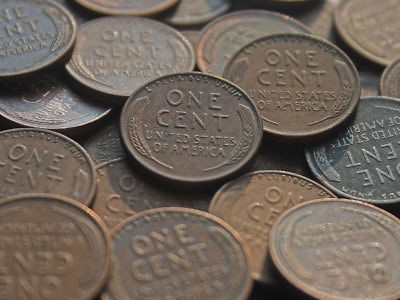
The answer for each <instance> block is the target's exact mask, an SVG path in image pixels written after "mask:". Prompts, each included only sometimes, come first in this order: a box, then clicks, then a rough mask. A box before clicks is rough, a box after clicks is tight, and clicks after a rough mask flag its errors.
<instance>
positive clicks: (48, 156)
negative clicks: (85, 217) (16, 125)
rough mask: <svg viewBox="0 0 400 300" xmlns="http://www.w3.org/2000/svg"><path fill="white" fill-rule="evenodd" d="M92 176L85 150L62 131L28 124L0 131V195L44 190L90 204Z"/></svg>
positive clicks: (93, 179) (92, 185)
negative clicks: (53, 130)
mask: <svg viewBox="0 0 400 300" xmlns="http://www.w3.org/2000/svg"><path fill="white" fill-rule="evenodd" d="M95 176H96V174H95V170H94V166H93V162H92V160H91V159H90V157H89V155H88V154H87V153H86V151H85V150H84V149H83V148H82V147H81V146H80V145H79V144H77V143H76V142H74V141H73V140H71V139H70V138H67V137H66V136H63V135H62V134H59V133H56V132H52V131H48V130H43V129H28V128H21V129H11V130H6V131H1V132H0V199H1V198H5V197H8V196H12V195H20V194H26V193H47V194H54V195H60V196H66V197H68V198H71V199H74V200H76V201H79V202H81V203H83V204H85V205H89V204H90V202H91V201H92V199H93V196H94V193H95V188H96V177H95Z"/></svg>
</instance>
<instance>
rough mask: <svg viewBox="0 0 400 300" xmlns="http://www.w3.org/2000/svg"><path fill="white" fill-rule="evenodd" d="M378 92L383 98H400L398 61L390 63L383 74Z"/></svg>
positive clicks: (399, 64)
mask: <svg viewBox="0 0 400 300" xmlns="http://www.w3.org/2000/svg"><path fill="white" fill-rule="evenodd" d="M399 53H400V52H399ZM380 91H381V94H382V95H384V96H389V97H394V98H400V59H397V60H395V61H394V62H393V63H391V64H390V65H389V66H388V67H387V68H386V69H385V71H384V72H383V74H382V77H381V81H380Z"/></svg>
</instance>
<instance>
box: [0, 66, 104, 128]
mask: <svg viewBox="0 0 400 300" xmlns="http://www.w3.org/2000/svg"><path fill="white" fill-rule="evenodd" d="M0 87H1V91H2V92H1V95H0V100H1V101H0V115H1V116H2V117H4V118H6V119H7V120H9V121H11V122H13V123H15V124H17V125H19V126H26V127H36V128H43V129H51V130H55V131H59V132H66V133H72V134H73V133H77V132H79V134H81V133H82V131H84V130H85V129H88V128H91V127H93V125H94V124H95V123H96V122H98V121H100V120H101V119H102V118H104V117H105V116H107V115H108V114H109V113H110V112H111V107H109V106H106V105H103V104H101V103H100V104H98V103H95V102H94V101H93V99H86V98H87V97H83V96H81V95H78V94H77V93H76V92H75V91H74V90H73V89H71V88H70V87H69V86H68V85H67V84H66V83H65V78H64V76H62V75H61V74H58V73H56V72H51V73H46V74H44V75H40V76H38V77H37V78H35V79H33V80H30V81H29V82H26V81H25V82H18V83H15V84H12V85H11V84H7V85H6V84H4V85H1V86H0ZM89 100H90V101H89Z"/></svg>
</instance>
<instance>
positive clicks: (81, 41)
mask: <svg viewBox="0 0 400 300" xmlns="http://www.w3.org/2000/svg"><path fill="white" fill-rule="evenodd" d="M194 64H195V58H194V53H193V48H192V46H191V44H190V42H189V41H188V40H187V39H186V38H185V37H184V36H183V35H182V34H181V33H179V32H178V31H176V30H175V29H173V28H171V27H169V26H166V25H164V24H162V23H160V22H157V21H154V20H150V19H145V18H135V17H104V18H100V19H95V20H93V21H90V22H87V23H85V24H84V25H82V26H81V27H80V28H79V31H78V38H77V42H76V47H75V49H74V52H73V55H72V58H71V60H70V61H69V63H68V65H67V71H68V72H69V74H70V75H71V76H72V77H73V78H74V79H75V80H77V82H79V83H80V84H81V85H83V86H85V87H87V88H88V89H90V90H93V91H97V92H100V93H103V94H107V95H110V96H119V97H123V99H121V101H122V100H123V101H125V99H126V98H125V97H128V96H130V95H131V94H132V92H133V91H134V90H135V89H137V88H138V87H139V86H141V85H143V84H144V83H146V82H148V81H150V80H152V79H154V78H156V77H159V76H162V75H165V74H170V73H177V72H184V71H191V70H193V68H194ZM109 101H117V100H114V99H110V100H109Z"/></svg>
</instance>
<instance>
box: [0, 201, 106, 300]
mask: <svg viewBox="0 0 400 300" xmlns="http://www.w3.org/2000/svg"><path fill="white" fill-rule="evenodd" d="M0 215H1V218H0V240H1V243H0V270H1V275H2V276H1V278H2V288H1V296H2V298H3V299H7V300H17V299H65V300H80V299H81V300H87V299H93V297H95V296H96V295H97V294H98V293H99V292H100V290H101V288H102V287H103V285H104V284H105V283H106V280H107V278H108V276H109V271H110V267H111V264H110V261H111V259H110V258H111V241H110V239H109V237H108V234H107V233H106V228H105V225H104V223H103V222H102V221H101V220H100V219H99V218H98V217H97V216H96V215H95V214H93V212H92V211H91V210H89V209H88V208H86V207H84V206H83V205H81V204H79V203H77V202H75V201H72V200H68V199H67V198H63V197H55V196H49V195H45V194H27V195H22V196H16V197H11V198H7V199H5V200H2V201H0Z"/></svg>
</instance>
